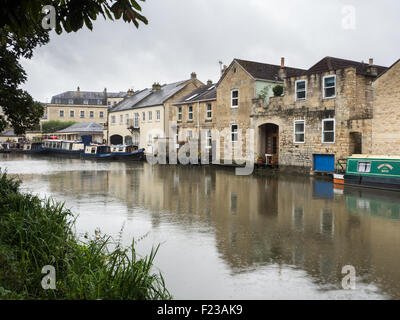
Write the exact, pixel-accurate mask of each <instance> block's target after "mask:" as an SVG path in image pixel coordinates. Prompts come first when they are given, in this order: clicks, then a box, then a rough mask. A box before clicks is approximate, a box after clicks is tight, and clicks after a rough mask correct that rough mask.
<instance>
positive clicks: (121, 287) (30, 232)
mask: <svg viewBox="0 0 400 320" xmlns="http://www.w3.org/2000/svg"><path fill="white" fill-rule="evenodd" d="M19 185H20V182H19V181H18V180H15V179H12V178H10V177H8V176H7V174H6V173H3V172H0V230H1V232H0V299H132V300H147V299H171V298H172V297H171V295H170V293H169V292H168V290H167V289H166V286H165V281H164V279H163V277H162V275H161V273H154V272H153V269H154V267H153V262H154V258H155V255H156V254H157V251H158V249H159V248H158V247H157V248H154V249H153V250H151V252H150V254H149V255H148V256H145V257H139V256H138V255H137V253H136V250H135V242H134V241H133V242H132V244H131V246H130V247H128V248H124V247H123V246H122V245H121V242H120V240H119V241H114V240H113V239H112V238H111V237H108V236H105V235H103V236H101V235H97V236H95V237H93V238H92V239H88V240H87V241H80V240H78V239H77V237H76V235H75V234H74V232H73V227H74V223H75V220H74V218H73V215H72V213H71V211H70V210H68V209H66V208H65V207H64V205H63V204H61V203H58V202H56V201H54V200H52V199H45V200H43V199H40V198H38V197H37V196H34V195H31V194H24V193H21V192H20V191H19ZM111 247H112V248H113V249H109V248H111ZM45 265H52V266H54V267H55V270H56V279H57V280H56V290H44V289H43V288H42V286H41V280H42V278H43V277H44V275H43V274H42V273H41V270H42V268H43V266H45Z"/></svg>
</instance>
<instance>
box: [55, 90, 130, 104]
mask: <svg viewBox="0 0 400 320" xmlns="http://www.w3.org/2000/svg"><path fill="white" fill-rule="evenodd" d="M106 94H107V97H108V98H124V97H125V96H126V95H127V93H126V92H123V91H121V92H104V91H101V92H97V91H66V92H63V93H60V94H57V95H55V96H53V97H52V98H51V103H52V104H54V103H62V104H68V100H69V99H74V104H83V100H88V101H89V104H97V101H98V100H102V104H106ZM56 99H58V100H60V101H61V102H56Z"/></svg>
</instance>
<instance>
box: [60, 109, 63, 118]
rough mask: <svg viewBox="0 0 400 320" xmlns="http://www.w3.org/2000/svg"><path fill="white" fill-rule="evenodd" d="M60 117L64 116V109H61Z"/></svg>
mask: <svg viewBox="0 0 400 320" xmlns="http://www.w3.org/2000/svg"><path fill="white" fill-rule="evenodd" d="M60 118H64V110H60Z"/></svg>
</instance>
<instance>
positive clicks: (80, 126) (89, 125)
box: [56, 122, 104, 133]
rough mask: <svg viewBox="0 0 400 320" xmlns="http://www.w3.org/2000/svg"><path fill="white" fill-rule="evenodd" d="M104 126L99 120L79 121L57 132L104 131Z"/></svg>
mask: <svg viewBox="0 0 400 320" xmlns="http://www.w3.org/2000/svg"><path fill="white" fill-rule="evenodd" d="M103 130H104V127H103V126H102V125H101V124H99V123H97V122H79V123H75V124H73V125H72V126H69V127H68V128H65V129H62V130H59V131H57V132H56V133H72V132H91V133H96V132H98V133H103Z"/></svg>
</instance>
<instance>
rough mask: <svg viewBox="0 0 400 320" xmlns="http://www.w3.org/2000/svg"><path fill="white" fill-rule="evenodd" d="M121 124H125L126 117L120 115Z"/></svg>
mask: <svg viewBox="0 0 400 320" xmlns="http://www.w3.org/2000/svg"><path fill="white" fill-rule="evenodd" d="M119 123H121V124H122V123H124V116H123V115H122V114H120V115H119Z"/></svg>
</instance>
